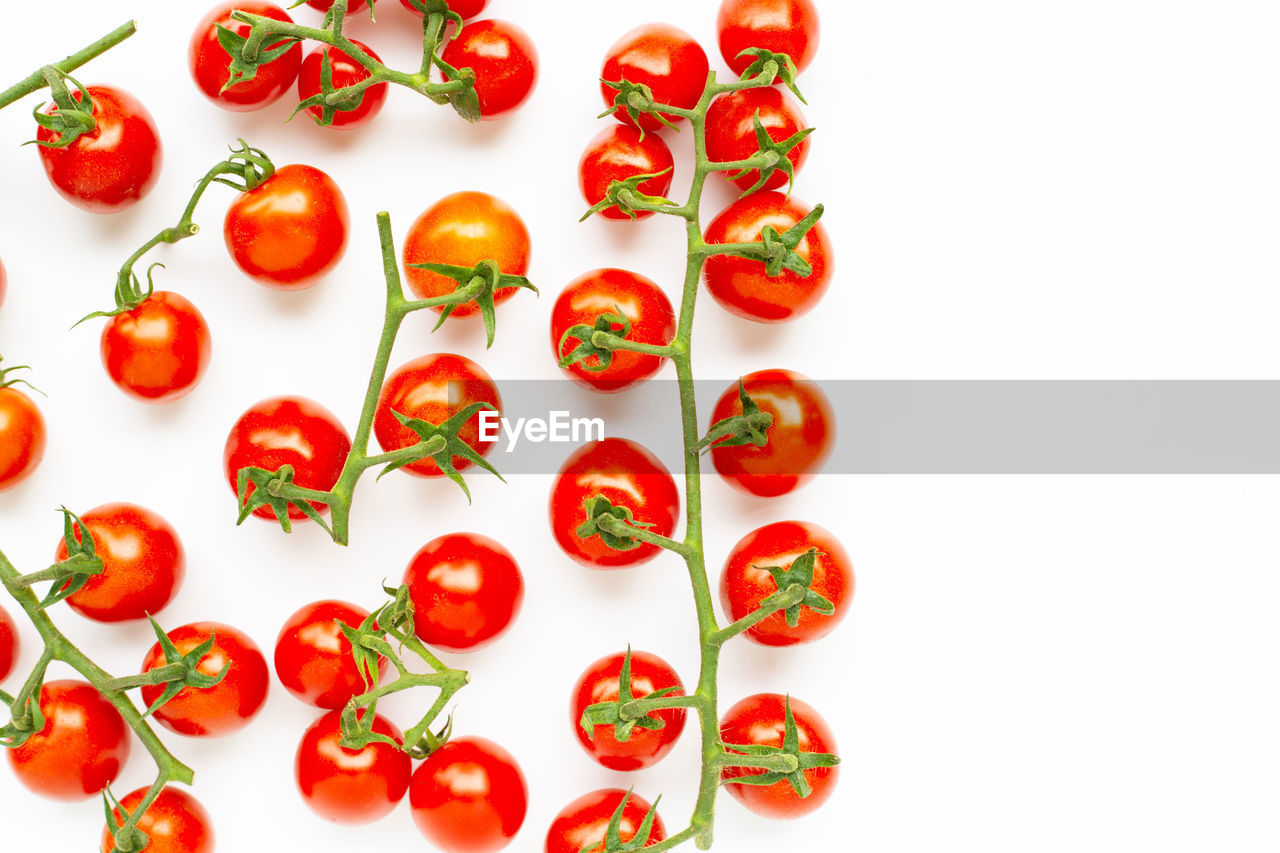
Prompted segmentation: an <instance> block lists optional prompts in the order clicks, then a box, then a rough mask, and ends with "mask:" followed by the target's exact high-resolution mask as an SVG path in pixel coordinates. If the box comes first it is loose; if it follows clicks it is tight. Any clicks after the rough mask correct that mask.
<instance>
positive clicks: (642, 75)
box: [600, 24, 711, 130]
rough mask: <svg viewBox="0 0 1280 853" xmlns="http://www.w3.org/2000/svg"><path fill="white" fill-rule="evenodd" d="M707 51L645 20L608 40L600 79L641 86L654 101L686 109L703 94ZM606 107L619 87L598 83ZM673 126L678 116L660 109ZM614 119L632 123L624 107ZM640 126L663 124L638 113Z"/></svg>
mask: <svg viewBox="0 0 1280 853" xmlns="http://www.w3.org/2000/svg"><path fill="white" fill-rule="evenodd" d="M710 67H711V66H710V63H708V62H707V53H706V51H704V50H703V49H702V45H700V44H698V42H697V41H695V40H694V38H693V36H691V35H689V34H688V33H686V32H685V31H684V30H682V29H680V28H679V27H673V26H671V25H670V24H644V25H642V26H639V27H636V28H635V29H634V30H631V31H630V32H629V33H627V34H626V35H624V36H623V37H622V38H620V39H618V40H617V41H616V42H614V43H613V46H612V47H610V48H609V52H608V53H606V54H605V57H604V68H602V69H601V71H600V79H601V80H602V81H608V82H610V83H617V82H618V81H620V80H627V81H629V82H631V83H636V84H643V85H645V86H648V87H649V90H650V91H651V92H652V93H653V100H654V102H655V103H659V104H665V105H667V106H672V107H680V108H681V109H691V108H692V107H694V106H695V105H696V104H697V103H698V99H699V98H701V97H702V89H703V87H704V86H705V85H706V82H707V72H708V71H709V70H710ZM600 94H601V95H602V96H603V97H604V102H605V105H606V106H610V107H612V106H613V104H614V100H615V99H616V98H617V96H618V90H617V89H614V88H613V87H612V86H607V85H605V84H604V82H602V83H601V84H600ZM663 115H664V117H665V118H666V119H667V121H669V122H671V123H673V124H676V123H678V122H680V121H681V118H680V116H675V115H670V114H668V113H663ZM613 117H614V118H616V119H617V120H618V121H620V122H622V123H623V124H630V125H634V124H636V122H635V121H633V120H632V119H631V117H630V116H629V115H627V111H626V110H625V109H619V110H617V111H616V112H614V114H613ZM639 126H640V129H641V130H657V129H658V128H660V127H662V126H663V124H662V122H660V121H659V120H658V118H657V116H654V115H641V116H640V120H639Z"/></svg>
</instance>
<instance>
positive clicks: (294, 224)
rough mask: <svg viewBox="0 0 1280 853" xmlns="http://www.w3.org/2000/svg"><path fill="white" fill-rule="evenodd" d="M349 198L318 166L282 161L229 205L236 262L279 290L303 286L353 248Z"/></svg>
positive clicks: (228, 235) (228, 234)
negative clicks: (349, 232) (349, 241)
mask: <svg viewBox="0 0 1280 853" xmlns="http://www.w3.org/2000/svg"><path fill="white" fill-rule="evenodd" d="M347 222H348V216H347V201H346V199H345V198H343V195H342V190H340V189H338V185H337V184H335V183H334V182H333V179H332V178H330V177H329V176H328V175H326V174H325V173H324V172H322V171H320V170H319V169H316V168H314V167H312V166H299V165H291V166H282V167H280V168H279V169H277V170H276V172H275V174H274V175H272V176H271V177H270V178H268V179H267V180H265V181H263V182H262V184H260V185H259V186H258V187H257V188H256V189H254V190H251V191H250V192H247V193H241V194H240V195H239V196H238V197H237V198H236V200H235V201H233V202H232V203H231V207H230V208H229V209H228V210H227V219H226V222H225V223H224V224H223V229H222V231H223V237H224V238H225V239H226V243H227V251H229V252H230V253H231V259H232V260H234V261H235V262H236V266H238V267H240V269H241V270H243V271H244V274H245V275H247V276H249V277H250V278H252V279H253V280H254V281H256V282H258V283H259V284H264V285H266V286H267V287H270V288H273V289H275V290H302V289H304V288H307V287H311V286H312V285H313V284H315V283H316V282H318V281H319V280H320V279H321V278H323V277H324V276H325V275H327V274H328V273H329V272H331V271H332V270H333V268H334V267H335V266H337V264H338V261H340V260H342V255H343V253H345V252H346V250H347Z"/></svg>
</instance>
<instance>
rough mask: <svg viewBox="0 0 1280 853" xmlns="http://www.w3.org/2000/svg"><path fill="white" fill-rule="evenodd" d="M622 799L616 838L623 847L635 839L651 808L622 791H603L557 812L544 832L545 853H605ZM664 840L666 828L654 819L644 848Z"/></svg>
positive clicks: (593, 792)
mask: <svg viewBox="0 0 1280 853" xmlns="http://www.w3.org/2000/svg"><path fill="white" fill-rule="evenodd" d="M624 798H625V799H626V801H627V804H626V805H625V806H624V807H623V809H622V821H621V825H620V826H619V831H618V837H619V838H620V839H621V840H622V841H623V842H624V843H625V842H627V841H630V840H632V839H633V838H635V837H636V832H637V831H638V830H639V829H640V824H642V823H643V822H644V819H645V815H647V814H648V813H649V810H650V809H651V808H652V807H653V806H652V804H651V803H650V802H649V801H648V800H646V799H644V798H643V797H639V796H636V795H635V794H631V795H629V796H628V794H627V792H626V791H624V790H622V789H621V788H604V789H601V790H599V791H592V792H591V793H590V794H584V795H583V796H581V797H579V798H578V799H576V800H574V801H573V802H572V803H569V805H567V806H565V807H564V808H563V809H561V810H560V813H559V814H558V815H556V817H555V820H553V821H552V822H551V828H550V829H548V830H547V844H546V853H599V851H602V850H604V837H605V833H606V832H608V830H609V821H610V820H612V818H613V813H614V812H615V811H617V810H618V805H619V804H620V803H621V802H622V801H623V799H624ZM666 838H667V828H666V826H664V825H663V823H662V818H660V817H658V816H657V815H654V820H653V827H652V828H651V830H650V833H649V840H648V841H646V842H645V845H644V846H645V847H652V846H653V845H655V844H657V843H658V842H659V841H665V840H666Z"/></svg>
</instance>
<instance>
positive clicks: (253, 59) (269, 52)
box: [218, 13, 302, 92]
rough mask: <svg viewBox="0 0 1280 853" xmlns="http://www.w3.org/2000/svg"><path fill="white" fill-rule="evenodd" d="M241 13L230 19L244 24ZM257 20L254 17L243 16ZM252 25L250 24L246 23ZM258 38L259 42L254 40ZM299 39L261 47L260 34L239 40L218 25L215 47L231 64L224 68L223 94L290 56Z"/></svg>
mask: <svg viewBox="0 0 1280 853" xmlns="http://www.w3.org/2000/svg"><path fill="white" fill-rule="evenodd" d="M241 14H242V13H236V14H235V15H233V16H232V17H234V18H236V19H237V20H243V19H242V18H240V17H239V16H240V15H241ZM246 17H256V16H246ZM249 23H252V21H249ZM255 35H258V38H256V39H255V38H254V36H255ZM301 40H302V39H299V38H287V37H286V38H282V39H281V40H280V41H277V42H274V43H272V44H271V46H270V47H265V48H264V47H263V46H262V42H263V38H262V37H261V34H260V33H255V31H254V30H250V31H249V34H248V35H246V36H242V35H240V34H239V33H234V32H232V31H231V30H229V29H227V28H226V27H224V26H222V25H221V24H219V25H218V44H219V45H221V46H222V49H223V50H225V51H226V52H227V56H229V57H230V58H231V62H230V64H229V65H228V66H227V75H228V76H227V82H226V83H225V84H224V85H223V87H222V91H223V92H225V91H227V90H228V89H230V88H231V87H232V86H235V85H237V84H240V83H247V82H248V81H250V80H252V79H254V78H255V77H257V76H258V69H259V68H261V67H262V66H264V65H268V64H270V63H272V62H274V61H275V60H277V59H279V58H280V57H282V56H284V55H285V54H286V53H288V52H289V49H290V48H292V47H293V46H294V45H295V44H297V43H298V42H300V41H301Z"/></svg>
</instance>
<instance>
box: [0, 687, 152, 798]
mask: <svg viewBox="0 0 1280 853" xmlns="http://www.w3.org/2000/svg"><path fill="white" fill-rule="evenodd" d="M40 713H42V714H44V728H42V729H41V730H40V732H39V733H38V734H35V735H32V736H31V738H29V739H28V740H27V742H26V743H24V744H23V745H22V746H19V747H17V748H15V749H7V750H5V753H6V754H7V755H8V756H9V766H10V767H12V768H13V773H14V775H15V776H17V777H18V781H19V782H21V783H22V784H23V785H25V786H26V787H27V788H28V789H29V790H31V791H34V792H35V793H37V794H39V795H40V796H42V797H47V798H48V799H50V800H64V801H67V802H75V801H78V800H87V799H89V798H90V797H93V796H94V795H96V794H97V793H98V792H99V791H101V790H102V789H103V788H105V787H107V786H108V785H110V784H111V783H112V782H113V781H115V778H116V776H118V775H119V774H120V770H121V768H123V767H124V763H125V761H126V760H128V758H129V747H130V745H131V743H132V739H131V738H132V733H131V732H130V730H129V727H128V726H127V725H125V722H124V718H123V717H121V716H120V712H119V711H117V710H116V709H115V706H113V705H112V704H111V703H110V702H108V701H107V700H106V699H105V698H103V696H102V694H101V693H99V692H98V688H96V687H94V686H93V685H92V684H90V683H89V682H87V681H77V680H75V679H65V680H61V681H46V682H45V683H44V684H43V685H42V686H41V688H40Z"/></svg>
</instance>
